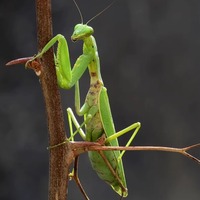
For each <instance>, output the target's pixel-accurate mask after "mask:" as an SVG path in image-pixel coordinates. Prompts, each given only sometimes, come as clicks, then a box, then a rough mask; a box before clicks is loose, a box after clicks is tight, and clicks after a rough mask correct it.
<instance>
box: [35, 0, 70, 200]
mask: <svg viewBox="0 0 200 200" xmlns="http://www.w3.org/2000/svg"><path fill="white" fill-rule="evenodd" d="M36 15H37V35H38V36H37V37H38V49H39V50H41V49H42V48H43V47H44V45H45V44H46V43H47V42H48V41H49V40H50V39H51V38H52V19H51V1H50V0H36ZM39 62H40V64H41V66H42V74H41V75H40V82H41V87H42V91H43V95H44V101H45V105H46V114H47V121H48V129H49V144H50V145H54V144H58V143H60V142H62V141H64V140H65V139H66V134H65V128H64V119H63V113H62V109H61V103H60V102H61V100H60V94H59V91H58V86H57V79H56V73H55V66H54V58H53V50H52V49H50V50H49V51H48V52H47V53H45V54H44V55H43V57H42V58H41V59H40V60H39ZM49 152H50V153H49V200H55V199H58V200H65V199H66V196H67V186H68V171H69V165H70V164H71V162H72V160H73V152H72V151H71V148H70V144H69V143H66V145H63V146H62V147H61V148H55V150H54V151H49Z"/></svg>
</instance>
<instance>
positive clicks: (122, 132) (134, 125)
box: [106, 122, 141, 161]
mask: <svg viewBox="0 0 200 200" xmlns="http://www.w3.org/2000/svg"><path fill="white" fill-rule="evenodd" d="M140 127H141V124H140V122H136V123H134V124H132V125H130V126H128V127H126V128H125V129H123V130H121V131H118V132H117V133H114V134H113V135H111V136H109V137H108V138H106V142H110V141H112V140H114V139H116V138H118V137H120V136H122V135H124V134H126V133H128V132H130V131H132V130H133V129H135V130H134V132H133V133H132V135H131V137H130V139H129V140H128V142H127V143H126V145H125V146H126V147H128V146H130V144H131V143H132V141H133V139H134V138H135V136H136V135H137V133H138V131H139V129H140ZM124 153H125V150H123V151H122V152H121V153H120V155H119V157H118V161H119V160H121V159H122V156H123V155H124Z"/></svg>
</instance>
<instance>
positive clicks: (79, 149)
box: [57, 142, 200, 164]
mask: <svg viewBox="0 0 200 200" xmlns="http://www.w3.org/2000/svg"><path fill="white" fill-rule="evenodd" d="M62 144H64V143H62ZM71 145H72V149H73V151H74V154H75V155H79V154H81V153H84V152H87V151H123V150H125V151H164V152H171V153H179V154H182V155H183V156H186V157H187V158H190V159H192V160H194V161H195V162H197V163H198V164H200V159H198V158H197V157H195V156H193V155H191V154H190V153H188V151H189V150H191V149H194V148H198V147H200V143H198V144H194V145H191V146H187V147H183V148H176V147H165V146H128V147H124V146H102V144H100V143H98V142H71ZM57 146H58V145H57ZM59 146H62V145H59Z"/></svg>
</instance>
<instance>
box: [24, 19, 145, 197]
mask: <svg viewBox="0 0 200 200" xmlns="http://www.w3.org/2000/svg"><path fill="white" fill-rule="evenodd" d="M93 33H94V30H93V28H92V27H91V26H88V25H87V24H82V23H81V24H77V25H76V26H75V27H74V32H73V34H72V36H71V39H72V41H74V42H75V41H78V40H82V41H83V54H82V55H81V56H79V58H78V59H77V61H76V62H75V64H74V66H73V68H71V63H70V55H69V50H68V45H67V41H66V40H65V38H64V36H63V35H61V34H58V35H56V36H55V37H54V38H52V39H51V40H50V41H49V42H48V43H47V44H46V45H45V47H44V48H43V49H42V51H41V52H40V53H38V54H37V55H36V56H35V57H34V59H37V58H40V57H42V55H43V54H44V53H45V52H46V51H48V50H49V49H50V48H51V47H52V46H53V45H54V44H55V43H56V42H58V47H57V53H56V55H55V64H56V75H57V80H58V84H59V86H60V87H61V88H63V89H70V88H72V87H73V86H74V85H75V108H76V113H77V114H78V115H79V116H84V122H83V124H82V125H81V126H80V127H79V125H76V128H77V130H79V131H78V132H79V133H80V135H81V137H82V138H83V139H84V140H86V141H89V142H95V141H97V140H98V139H99V138H100V137H101V136H102V135H105V137H106V139H105V145H108V146H119V144H118V140H117V137H119V136H121V135H123V134H125V133H127V132H129V131H131V130H134V131H133V134H132V136H131V137H130V139H129V141H128V142H127V144H126V146H129V145H130V143H131V142H132V141H133V139H134V137H135V135H136V134H137V132H138V130H139V129H140V126H141V125H140V123H139V122H137V123H134V124H132V125H130V126H129V127H127V128H125V129H123V130H121V131H119V132H116V131H115V127H114V123H113V119H112V114H111V110H110V105H109V99H108V95H107V89H106V88H105V87H104V84H103V80H102V77H101V72H100V61H99V56H98V50H97V45H96V41H95V38H94V37H93V36H92V35H93ZM31 61H32V60H31ZM31 61H29V62H31ZM27 64H28V63H27ZM27 64H26V65H27ZM87 68H88V70H89V74H90V88H89V91H88V93H87V96H86V99H85V103H84V104H83V105H82V106H80V91H79V82H78V81H79V79H80V78H81V76H82V75H83V73H84V72H85V70H86V69H87ZM68 115H69V119H71V120H72V121H73V122H74V121H75V120H76V119H75V115H74V114H73V112H72V110H71V109H68ZM71 120H70V123H71ZM75 124H76V123H75ZM82 126H85V131H86V133H84V132H83V131H82V129H81V127H82ZM72 135H73V133H72ZM124 153H125V151H122V152H120V151H104V152H103V153H102V154H103V155H100V154H99V153H98V152H95V151H91V152H89V153H88V154H89V159H90V161H91V164H92V167H93V169H94V170H95V171H96V172H97V174H98V176H99V177H100V178H101V179H102V180H104V181H106V182H107V183H108V184H109V185H110V186H111V187H112V188H113V189H114V190H115V191H116V192H117V193H118V194H119V195H120V196H122V197H126V196H127V195H128V192H127V186H126V179H125V174H124V169H123V163H122V156H123V154H124ZM105 160H106V162H105Z"/></svg>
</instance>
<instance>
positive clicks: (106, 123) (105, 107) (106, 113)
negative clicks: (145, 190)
mask: <svg viewBox="0 0 200 200" xmlns="http://www.w3.org/2000/svg"><path fill="white" fill-rule="evenodd" d="M99 112H100V116H101V120H102V124H103V128H104V131H105V134H106V137H109V136H111V135H113V134H114V133H116V131H115V127H114V123H113V118H112V114H111V109H110V104H109V99H108V94H107V89H106V88H105V87H103V88H102V90H101V92H100V96H99ZM108 145H111V146H119V143H118V140H117V138H115V139H113V140H112V141H110V142H109V144H108ZM113 153H114V155H115V157H116V159H115V160H116V162H117V169H115V170H116V174H118V177H119V178H120V180H121V182H122V185H123V187H124V188H126V178H125V173H124V168H123V163H122V159H120V160H118V158H119V156H120V151H114V152H113ZM108 160H109V159H108ZM112 186H113V188H114V190H116V191H117V192H118V193H119V194H120V195H121V196H123V197H126V196H127V195H128V192H127V190H126V191H123V189H122V188H120V187H119V185H118V186H117V185H115V184H113V185H112ZM122 191H123V192H122Z"/></svg>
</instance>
